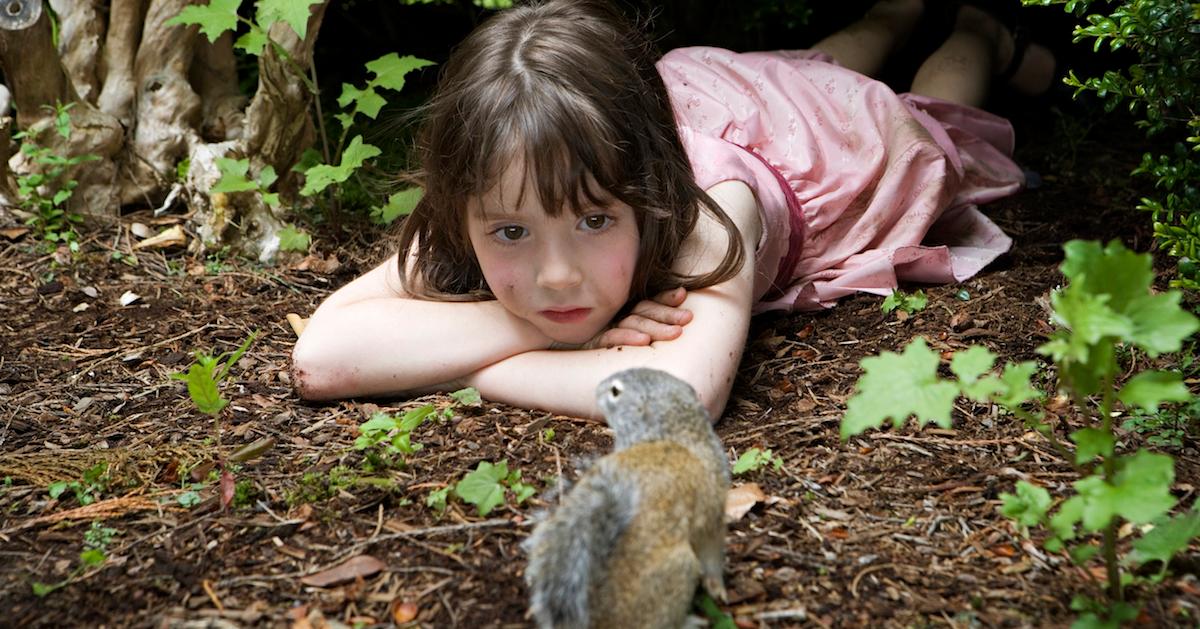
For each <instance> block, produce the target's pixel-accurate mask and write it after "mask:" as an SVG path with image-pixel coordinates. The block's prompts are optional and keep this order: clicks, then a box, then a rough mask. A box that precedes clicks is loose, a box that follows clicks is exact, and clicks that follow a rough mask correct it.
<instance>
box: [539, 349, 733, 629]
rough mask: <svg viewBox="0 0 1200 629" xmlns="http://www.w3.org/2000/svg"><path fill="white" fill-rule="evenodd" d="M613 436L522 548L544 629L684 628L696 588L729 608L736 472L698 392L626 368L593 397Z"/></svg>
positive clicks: (669, 379) (664, 377) (651, 372)
mask: <svg viewBox="0 0 1200 629" xmlns="http://www.w3.org/2000/svg"><path fill="white" fill-rule="evenodd" d="M596 396H597V404H598V406H599V407H600V409H601V411H602V412H603V413H604V416H605V419H606V420H607V421H608V424H609V426H610V427H611V428H612V430H613V433H614V442H615V443H614V447H613V451H612V452H611V453H610V454H608V455H607V456H604V457H602V458H601V459H599V460H598V461H597V462H596V463H595V464H594V465H593V466H592V468H591V469H589V470H588V471H587V473H585V474H584V475H583V476H582V477H581V478H580V479H579V482H578V483H576V484H575V487H574V488H573V489H572V490H571V491H570V493H568V494H567V496H566V498H565V499H564V500H563V502H562V504H561V505H560V506H559V507H558V509H557V510H556V511H555V512H554V513H553V515H551V516H550V517H549V518H548V519H546V520H545V521H543V522H541V523H540V524H539V525H538V526H537V527H536V528H535V529H534V531H533V533H532V534H531V535H530V537H529V539H528V540H527V541H526V542H525V544H524V547H525V548H526V550H528V552H529V564H528V566H527V567H526V569H525V581H526V583H527V584H528V586H529V590H530V608H531V610H532V612H533V616H534V618H535V619H536V621H537V624H538V626H539V627H542V628H547V627H554V628H556V629H560V628H570V629H574V628H583V627H672V628H675V627H680V626H682V625H683V624H684V622H685V620H686V619H687V614H688V609H689V608H690V606H691V602H692V598H693V595H694V594H695V591H696V584H697V583H698V582H699V583H701V584H702V585H703V586H704V589H705V590H707V591H708V593H709V594H710V595H711V596H713V597H715V598H717V599H722V600H723V599H724V597H725V587H724V580H723V578H722V572H723V570H724V566H725V494H726V493H727V492H728V490H729V462H728V459H727V458H726V456H725V450H724V448H723V447H722V445H721V442H720V440H719V439H718V438H717V435H716V433H715V432H713V429H712V423H711V421H710V420H709V416H708V412H707V411H706V410H705V409H704V406H703V405H702V404H701V403H700V400H699V398H698V397H697V395H696V392H695V390H693V389H692V387H691V386H690V385H688V384H687V383H685V382H683V381H682V380H679V379H678V378H676V377H674V376H671V375H670V374H667V373H665V372H662V371H658V370H654V369H628V370H625V371H621V372H618V373H616V374H614V375H612V376H609V377H608V378H606V379H605V380H604V381H603V382H601V383H600V385H599V386H598V387H597V389H596Z"/></svg>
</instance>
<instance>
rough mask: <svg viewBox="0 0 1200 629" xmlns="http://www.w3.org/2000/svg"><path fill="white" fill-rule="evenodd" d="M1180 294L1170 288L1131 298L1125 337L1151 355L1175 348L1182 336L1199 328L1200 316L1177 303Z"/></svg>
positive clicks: (1177, 347) (1184, 336)
mask: <svg viewBox="0 0 1200 629" xmlns="http://www.w3.org/2000/svg"><path fill="white" fill-rule="evenodd" d="M1182 297H1183V295H1182V294H1181V293H1180V292H1179V291H1174V290H1173V291H1168V292H1166V293H1160V294H1158V295H1143V296H1142V297H1141V298H1140V299H1137V300H1134V301H1133V302H1132V303H1131V304H1130V305H1129V318H1130V320H1131V322H1132V327H1133V329H1132V330H1131V331H1130V333H1129V335H1128V340H1129V341H1130V342H1132V343H1134V344H1136V345H1137V346H1138V347H1140V348H1142V349H1143V350H1145V351H1146V353H1147V354H1149V355H1150V356H1151V357H1155V356H1158V355H1159V354H1165V353H1168V352H1177V351H1179V349H1180V348H1181V347H1183V341H1184V339H1186V338H1187V337H1189V336H1191V335H1192V334H1193V333H1195V332H1196V330H1197V329H1200V320H1198V319H1196V317H1195V316H1194V315H1192V314H1191V313H1190V312H1187V311H1186V310H1184V309H1183V308H1180V307H1179V300H1180V298H1182Z"/></svg>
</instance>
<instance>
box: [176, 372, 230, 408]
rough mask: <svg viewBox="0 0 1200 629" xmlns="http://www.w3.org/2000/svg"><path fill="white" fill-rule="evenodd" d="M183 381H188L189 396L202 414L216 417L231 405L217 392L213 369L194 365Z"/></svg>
mask: <svg viewBox="0 0 1200 629" xmlns="http://www.w3.org/2000/svg"><path fill="white" fill-rule="evenodd" d="M183 379H184V380H185V381H187V388H188V395H190V396H191V398H192V401H193V402H195V404H196V407H197V408H199V409H200V412H201V413H207V414H209V415H216V414H217V413H220V412H221V409H223V408H225V405H227V404H229V400H226V399H224V398H222V397H221V393H220V392H219V391H218V390H217V382H216V380H214V379H213V376H212V369H211V368H209V367H206V366H205V365H203V364H193V365H192V366H191V367H189V368H188V370H187V375H186V376H184V377H183Z"/></svg>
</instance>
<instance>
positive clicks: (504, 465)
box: [454, 459, 535, 517]
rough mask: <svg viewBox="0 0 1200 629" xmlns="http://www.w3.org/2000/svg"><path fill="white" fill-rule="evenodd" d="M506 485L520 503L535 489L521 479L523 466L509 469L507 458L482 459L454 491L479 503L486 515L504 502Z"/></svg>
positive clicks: (484, 515) (482, 513) (464, 498)
mask: <svg viewBox="0 0 1200 629" xmlns="http://www.w3.org/2000/svg"><path fill="white" fill-rule="evenodd" d="M506 488H507V489H508V490H510V491H512V492H513V495H514V497H515V498H516V499H517V503H518V504H520V503H522V502H525V501H526V500H528V499H529V498H530V497H532V496H533V494H534V492H535V490H534V488H533V486H532V485H527V484H525V483H523V482H521V471H520V470H512V471H509V469H508V460H507V459H506V460H503V461H500V462H499V463H496V464H495V465H493V464H492V463H489V462H488V461H480V462H479V465H477V466H476V467H475V469H474V470H473V471H471V472H468V473H467V475H466V476H463V478H462V480H460V481H458V484H456V485H455V486H454V495H455V496H458V498H459V499H460V500H462V501H463V502H466V503H469V504H473V505H475V507H476V510H477V512H478V513H479V515H480V516H481V517H486V516H487V514H489V513H491V512H492V510H493V509H495V508H496V507H498V506H500V505H502V504H504V495H505V489H506Z"/></svg>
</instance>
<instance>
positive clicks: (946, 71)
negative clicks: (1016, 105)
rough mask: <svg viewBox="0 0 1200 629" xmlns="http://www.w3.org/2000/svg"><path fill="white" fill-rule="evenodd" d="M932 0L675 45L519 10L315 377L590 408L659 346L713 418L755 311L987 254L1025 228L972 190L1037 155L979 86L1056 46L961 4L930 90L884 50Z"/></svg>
mask: <svg viewBox="0 0 1200 629" xmlns="http://www.w3.org/2000/svg"><path fill="white" fill-rule="evenodd" d="M923 4H924V3H923V2H922V0H882V1H881V2H879V3H878V4H876V5H875V6H874V7H873V8H872V10H871V11H870V12H869V13H868V14H867V16H866V17H865V18H863V19H862V20H861V21H859V22H858V23H856V24H854V25H852V26H851V27H849V28H848V29H846V30H844V31H841V32H839V33H837V34H835V35H833V36H831V37H829V38H827V39H826V40H824V41H822V42H821V43H819V44H818V45H817V46H816V48H815V49H814V50H813V51H792V52H770V53H746V54H736V53H732V52H729V51H725V50H720V49H714V48H687V49H681V50H675V51H672V52H671V53H669V54H667V55H666V56H665V57H663V58H661V59H660V60H658V61H657V64H655V58H654V56H653V51H652V48H651V46H650V45H649V44H648V42H647V41H646V40H645V39H644V38H643V37H642V36H641V35H640V34H639V33H638V31H637V30H636V29H634V28H632V27H631V26H630V25H629V24H628V23H626V22H625V21H624V20H623V19H622V18H621V16H620V15H619V13H618V12H617V11H616V10H615V9H614V8H613V7H611V6H609V5H607V4H605V3H603V2H600V1H598V0H551V1H549V2H545V3H543V4H533V5H528V6H521V7H518V8H514V9H511V10H508V11H504V12H501V13H499V14H498V15H496V16H495V17H493V18H492V19H491V20H490V21H488V22H487V23H485V24H484V25H482V26H481V27H479V28H478V29H477V30H476V31H475V32H474V33H472V34H471V35H470V36H469V37H468V38H467V39H466V40H465V41H464V42H463V43H462V44H461V45H460V46H459V47H458V48H457V49H456V50H455V52H454V54H453V56H452V57H451V59H450V61H449V62H448V63H447V65H446V67H445V69H444V71H443V75H442V77H441V82H440V84H439V88H438V92H437V94H436V95H435V96H434V98H433V99H432V101H431V102H430V104H429V105H428V111H427V117H426V120H425V122H424V126H423V128H422V131H421V134H420V136H419V142H418V148H419V151H420V155H421V165H422V171H421V173H420V179H421V181H422V184H423V186H424V188H425V196H424V197H423V199H422V201H421V202H420V204H419V205H418V206H417V208H416V210H415V211H414V212H413V214H412V215H411V216H410V217H408V218H407V219H406V222H405V224H404V226H403V231H402V234H401V236H400V243H399V251H400V252H402V253H403V255H396V256H393V257H392V258H390V259H389V260H387V261H385V262H384V263H383V264H381V265H379V266H378V267H377V268H375V269H374V270H372V271H370V272H368V273H366V274H365V275H363V276H362V277H360V278H358V279H356V280H354V281H353V282H351V283H350V284H348V285H346V286H345V287H343V288H341V289H340V290H338V291H337V292H335V293H334V294H333V295H331V296H330V297H329V298H328V299H326V300H325V302H324V303H323V304H321V306H320V307H319V308H318V309H317V311H316V312H315V313H314V314H313V316H312V318H311V321H310V322H309V324H308V327H307V329H306V330H305V331H304V334H303V335H302V336H301V338H300V340H299V341H298V342H297V344H296V347H295V352H294V357H293V358H294V371H295V380H296V383H297V387H298V389H299V391H300V394H301V395H302V396H303V397H305V398H308V399H329V398H340V397H351V396H363V395H395V394H415V393H418V392H427V391H434V390H448V389H454V388H458V387H462V386H468V385H469V386H474V387H475V388H477V389H478V390H479V391H480V393H481V394H482V395H483V396H484V397H485V398H487V399H490V400H494V401H498V402H505V403H509V404H513V405H517V406H523V407H530V408H540V409H547V410H551V411H554V412H558V413H563V414H570V415H576V416H594V415H595V409H594V406H593V404H594V402H593V397H594V388H595V386H596V383H598V382H599V381H600V380H601V379H603V378H604V377H605V376H607V375H609V374H611V373H612V372H614V371H617V370H619V369H624V368H626V367H631V366H645V367H656V368H659V369H663V370H665V371H668V372H671V373H673V374H675V375H677V376H679V377H681V378H683V379H684V380H686V381H687V382H689V383H691V384H692V386H693V387H695V389H696V390H697V392H698V393H699V395H700V397H701V399H702V400H703V401H704V403H705V404H706V406H707V407H708V409H709V410H710V411H711V413H712V416H713V417H714V418H717V417H719V416H720V414H721V412H722V410H723V408H724V406H725V403H726V400H727V398H728V396H729V392H730V388H731V387H732V385H733V379H734V374H735V371H736V368H737V366H738V362H739V360H740V358H741V354H742V348H743V344H744V343H745V339H746V334H747V328H748V326H749V321H750V316H751V313H752V312H758V311H763V310H770V309H819V308H824V307H829V306H832V305H833V304H834V302H836V301H837V299H838V298H839V297H842V296H844V295H847V294H849V293H851V292H854V291H868V292H872V293H877V294H886V293H887V292H889V291H890V290H892V289H893V288H894V287H895V286H896V285H897V282H898V281H900V280H911V281H921V282H951V281H959V280H962V279H964V278H967V277H970V276H971V275H973V274H974V273H976V272H978V271H979V270H980V269H982V268H983V267H984V266H985V265H986V264H987V263H988V262H990V261H991V260H992V259H994V258H995V257H996V256H997V255H999V254H1000V253H1002V252H1004V251H1005V250H1007V249H1008V247H1009V245H1010V240H1009V239H1008V237H1006V236H1005V235H1004V234H1003V233H1002V232H1001V231H1000V230H999V229H998V228H997V227H996V226H995V225H993V224H992V223H991V222H990V221H989V220H988V219H987V218H985V217H984V216H983V215H982V214H980V213H979V212H978V211H977V210H976V208H975V204H977V203H983V202H985V201H988V200H992V199H995V198H998V197H1001V196H1004V195H1007V194H1011V193H1013V192H1015V191H1016V190H1018V189H1019V188H1020V187H1021V185H1022V183H1023V176H1022V172H1021V170H1020V169H1019V168H1018V167H1017V166H1016V165H1015V164H1014V163H1013V162H1012V160H1011V159H1009V157H1008V156H1009V155H1010V154H1011V150H1012V130H1011V127H1010V125H1009V124H1008V123H1007V122H1006V121H1005V120H1003V119H1001V118H997V117H995V116H992V115H990V114H987V113H984V112H983V111H981V110H978V109H975V108H974V106H978V105H979V104H981V103H982V101H983V98H984V96H985V94H986V88H987V86H988V84H989V82H990V81H991V80H992V79H993V78H994V77H995V76H996V75H999V74H1001V73H1004V74H1007V75H1013V76H1012V77H1011V83H1012V84H1014V85H1016V86H1018V87H1024V88H1025V89H1026V90H1028V91H1037V90H1039V89H1041V88H1043V87H1045V86H1047V85H1048V84H1049V82H1050V79H1051V78H1052V77H1051V76H1050V75H1052V74H1053V64H1052V60H1051V62H1050V63H1049V66H1048V67H1046V61H1045V51H1044V49H1042V50H1040V51H1038V50H1035V49H1031V52H1032V54H1020V53H1021V51H1019V50H1018V47H1017V45H1016V42H1015V41H1014V37H1013V35H1012V33H1011V32H1010V31H1009V30H1008V29H1007V28H1006V27H1004V26H1003V25H1002V24H1001V22H999V21H998V20H997V19H995V18H994V17H993V16H992V15H991V14H989V13H988V12H986V11H984V10H981V9H978V8H975V7H972V6H963V7H962V8H960V9H958V10H957V13H956V17H957V23H956V28H955V30H954V32H953V33H952V34H951V36H950V37H949V39H948V40H947V41H946V43H945V44H944V45H943V46H942V48H940V49H939V50H938V51H937V52H936V53H934V55H933V56H932V57H931V58H930V59H929V60H928V61H927V62H926V63H925V64H924V65H923V66H922V68H921V70H920V71H919V72H918V74H917V76H916V78H915V79H914V82H913V91H914V92H915V93H914V94H904V95H897V94H895V93H894V92H892V91H891V90H890V89H889V88H887V87H886V86H885V85H883V84H881V83H879V82H877V81H874V80H872V79H870V78H868V76H867V75H869V74H872V73H874V72H875V71H877V70H878V69H879V67H880V66H881V65H882V63H883V61H884V60H885V58H886V56H887V55H888V54H889V53H890V52H891V51H892V50H893V48H895V47H896V46H898V45H899V44H901V43H903V39H904V38H905V37H906V36H907V33H909V32H911V31H912V29H913V27H914V26H915V24H916V23H917V21H918V19H919V18H920V16H921V13H922V11H923V10H924V5H923ZM1039 54H1041V55H1042V58H1041V59H1039V57H1038V55H1039ZM1039 63H1040V65H1041V66H1043V67H1042V68H1040V69H1039V68H1038V66H1039ZM1010 65H1020V66H1021V67H1019V68H1015V70H1016V72H1015V73H1014V72H1012V71H1007V72H1005V68H1007V67H1008V66H1010ZM1040 83H1044V85H1039V84H1040Z"/></svg>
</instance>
